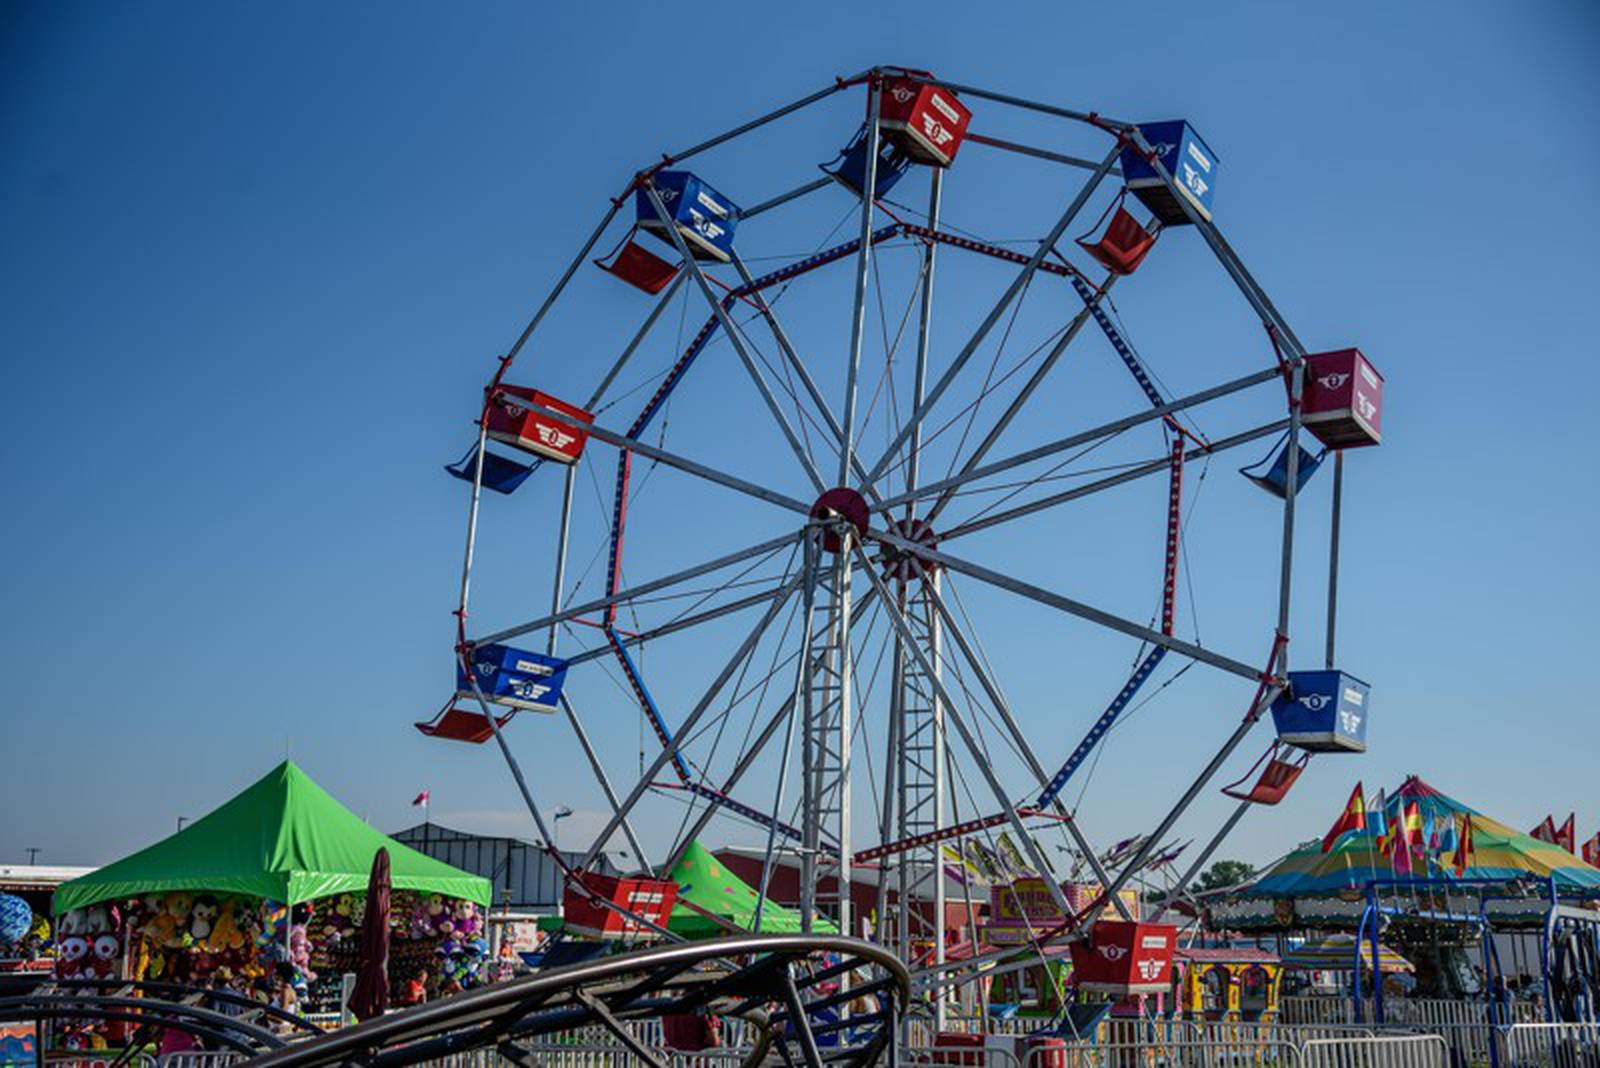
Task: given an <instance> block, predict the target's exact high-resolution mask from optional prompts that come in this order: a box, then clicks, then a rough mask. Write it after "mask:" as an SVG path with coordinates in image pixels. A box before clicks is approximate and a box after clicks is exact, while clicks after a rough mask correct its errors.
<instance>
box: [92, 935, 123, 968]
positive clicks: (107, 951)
mask: <svg viewBox="0 0 1600 1068" xmlns="http://www.w3.org/2000/svg"><path fill="white" fill-rule="evenodd" d="M93 949H94V959H93V961H92V962H90V963H89V964H88V970H89V971H90V973H91V974H93V975H94V976H95V977H96V978H97V979H110V978H112V977H113V976H115V975H116V974H117V958H118V957H120V956H121V955H122V943H121V941H119V940H118V938H117V936H116V935H114V934H103V935H97V936H96V937H95V940H94V946H93Z"/></svg>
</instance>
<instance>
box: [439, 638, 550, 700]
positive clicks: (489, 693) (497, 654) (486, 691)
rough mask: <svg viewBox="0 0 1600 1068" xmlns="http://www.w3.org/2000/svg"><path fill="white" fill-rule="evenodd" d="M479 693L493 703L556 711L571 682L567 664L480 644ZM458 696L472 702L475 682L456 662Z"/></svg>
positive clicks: (476, 664)
mask: <svg viewBox="0 0 1600 1068" xmlns="http://www.w3.org/2000/svg"><path fill="white" fill-rule="evenodd" d="M472 670H473V674H474V675H475V676H476V677H477V683H478V690H479V691H481V692H482V693H483V696H484V699H485V700H486V701H488V702H490V703H491V704H496V705H505V706H506V707H508V708H521V709H526V710H528V711H532V712H554V711H555V710H556V708H557V707H558V704H559V702H560V700H561V687H562V686H563V684H565V682H566V680H567V662H566V661H565V660H562V659H560V658H559V657H554V656H545V655H544V654H542V653H530V652H528V651H526V650H524V649H513V648H512V647H511V646H509V645H479V646H475V647H474V648H473V650H472ZM456 696H457V697H460V698H463V699H466V700H471V699H472V698H474V697H475V696H476V695H475V694H474V693H473V689H472V680H471V679H469V678H468V677H467V673H466V671H465V670H464V669H463V667H462V665H461V661H460V660H459V659H458V660H457V661H456Z"/></svg>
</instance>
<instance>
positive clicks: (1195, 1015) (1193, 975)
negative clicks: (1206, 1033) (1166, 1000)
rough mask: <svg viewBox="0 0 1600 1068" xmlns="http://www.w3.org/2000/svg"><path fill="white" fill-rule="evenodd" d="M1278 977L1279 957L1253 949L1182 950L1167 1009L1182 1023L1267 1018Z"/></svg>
mask: <svg viewBox="0 0 1600 1068" xmlns="http://www.w3.org/2000/svg"><path fill="white" fill-rule="evenodd" d="M1282 979H1283V961H1282V959H1281V958H1279V957H1278V956H1277V954H1275V953H1270V952H1268V951H1267V950H1264V949H1260V948H1258V947H1256V946H1182V947H1179V949H1178V950H1177V952H1176V953H1175V954H1174V955H1173V971H1172V995H1171V1001H1170V1007H1169V1008H1168V1010H1167V1011H1168V1012H1169V1013H1170V1014H1172V1015H1174V1016H1178V1017H1181V1018H1183V1019H1186V1020H1210V1021H1215V1020H1237V1021H1242V1022H1245V1023H1250V1022H1255V1021H1260V1020H1270V1019H1273V1018H1274V1017H1276V1016H1277V1013H1278V988H1279V985H1280V983H1281V981H1282Z"/></svg>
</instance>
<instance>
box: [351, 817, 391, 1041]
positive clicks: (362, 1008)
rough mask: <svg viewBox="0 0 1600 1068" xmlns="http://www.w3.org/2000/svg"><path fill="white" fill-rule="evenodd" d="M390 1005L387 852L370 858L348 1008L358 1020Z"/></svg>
mask: <svg viewBox="0 0 1600 1068" xmlns="http://www.w3.org/2000/svg"><path fill="white" fill-rule="evenodd" d="M388 1008H389V851H388V850H387V849H380V850H378V852H377V853H376V854H375V855H374V856H373V858H372V875H371V876H370V877H369V878H368V879H367V910H366V915H365V916H363V917H362V920H361V960H360V963H359V965H358V966H357V968H356V988H355V990H354V991H353V992H352V993H351V995H350V1011H351V1012H352V1013H354V1014H355V1017H356V1019H358V1020H370V1019H371V1018H372V1017H374V1016H382V1015H383V1014H384V1012H385V1011H386V1010H387V1009H388Z"/></svg>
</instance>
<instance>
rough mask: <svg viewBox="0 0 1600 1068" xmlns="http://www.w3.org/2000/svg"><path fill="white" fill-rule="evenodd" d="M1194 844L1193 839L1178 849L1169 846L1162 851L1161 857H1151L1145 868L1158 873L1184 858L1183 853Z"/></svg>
mask: <svg viewBox="0 0 1600 1068" xmlns="http://www.w3.org/2000/svg"><path fill="white" fill-rule="evenodd" d="M1192 844H1194V839H1192V838H1191V839H1189V841H1187V842H1184V843H1183V844H1182V845H1180V846H1178V847H1177V848H1176V849H1174V848H1173V847H1172V846H1167V848H1166V849H1164V850H1162V851H1161V853H1160V854H1159V855H1157V856H1154V857H1151V858H1150V860H1149V861H1148V862H1147V863H1146V864H1145V867H1146V868H1148V869H1150V870H1151V871H1157V870H1159V869H1161V868H1164V867H1166V866H1167V865H1168V864H1171V863H1172V862H1173V861H1175V860H1177V859H1178V858H1179V857H1180V856H1182V855H1183V851H1184V850H1185V849H1188V848H1189V846H1191V845H1192Z"/></svg>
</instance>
